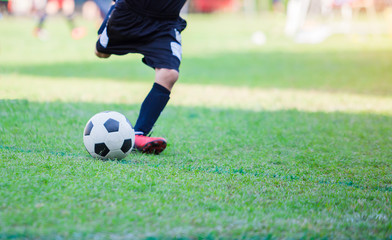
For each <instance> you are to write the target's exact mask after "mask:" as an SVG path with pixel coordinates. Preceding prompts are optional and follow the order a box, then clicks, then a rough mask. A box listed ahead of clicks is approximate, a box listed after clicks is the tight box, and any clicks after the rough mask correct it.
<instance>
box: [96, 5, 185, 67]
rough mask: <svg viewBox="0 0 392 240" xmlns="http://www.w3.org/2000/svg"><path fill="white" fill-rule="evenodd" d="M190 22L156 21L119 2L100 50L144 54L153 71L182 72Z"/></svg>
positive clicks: (103, 33)
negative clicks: (183, 38)
mask: <svg viewBox="0 0 392 240" xmlns="http://www.w3.org/2000/svg"><path fill="white" fill-rule="evenodd" d="M185 27H186V21H185V20H184V19H182V18H180V17H178V18H177V19H168V20H166V19H165V20H162V19H155V18H151V17H147V16H143V15H141V14H138V13H136V12H134V11H133V10H132V9H131V8H130V7H129V6H128V4H127V3H126V2H125V1H124V0H117V1H116V4H115V5H114V6H113V9H112V11H109V13H108V17H107V21H104V22H103V24H102V26H101V28H100V32H99V34H101V36H100V38H99V39H98V41H97V43H96V48H97V50H98V51H99V52H101V53H108V54H116V55H125V54H128V53H140V54H142V55H143V56H144V58H143V62H144V63H145V64H146V65H148V66H150V67H152V68H168V69H174V70H177V71H179V67H180V63H181V58H182V46H181V32H182V31H183V30H184V29H185Z"/></svg>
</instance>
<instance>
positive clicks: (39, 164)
mask: <svg viewBox="0 0 392 240" xmlns="http://www.w3.org/2000/svg"><path fill="white" fill-rule="evenodd" d="M188 22H189V27H188V29H187V30H186V31H185V32H184V34H183V41H184V61H183V64H182V67H181V79H180V81H179V82H178V84H177V85H176V86H175V89H174V91H173V94H172V97H171V101H170V103H169V105H168V107H167V108H166V109H165V111H164V112H163V114H162V116H161V118H160V119H159V121H158V123H157V125H156V126H155V128H154V135H156V136H163V137H165V138H167V139H168V141H169V145H168V148H167V150H165V152H164V153H163V154H162V155H160V156H148V155H141V154H138V153H133V154H131V155H129V156H128V157H127V158H125V159H124V160H122V161H99V160H95V159H92V158H91V157H89V155H88V153H87V152H86V151H85V149H84V146H83V141H82V132H83V128H84V126H85V124H86V122H87V120H88V119H89V118H90V117H91V116H92V115H94V114H95V113H97V112H100V111H104V110H116V111H119V112H122V113H124V114H125V115H126V116H127V117H128V118H129V119H130V120H131V122H134V121H135V120H136V117H137V114H138V110H139V105H140V102H141V101H142V100H143V97H144V95H145V94H146V93H147V92H148V90H149V88H150V86H151V84H152V79H153V76H154V75H153V71H152V70H150V69H148V68H147V67H145V66H143V64H142V63H140V56H123V57H113V58H112V59H110V60H108V61H102V60H98V59H95V57H94V56H93V47H94V42H95V39H96V36H95V34H94V32H95V26H94V24H93V23H89V22H83V21H82V20H80V19H79V23H80V24H82V25H84V26H85V27H86V28H87V29H88V33H89V34H88V35H87V37H86V38H84V39H82V40H79V41H75V40H72V39H71V38H70V36H69V31H68V29H67V26H66V24H65V22H64V20H62V19H58V18H53V19H51V20H49V22H48V23H47V29H48V31H49V33H50V38H49V40H47V41H40V40H38V39H34V38H33V37H32V36H31V32H30V31H27V29H32V28H33V26H34V22H32V21H31V19H15V18H6V19H3V20H1V21H0V32H1V33H2V35H1V37H0V99H1V100H0V176H1V178H0V239H391V238H392V221H391V219H392V208H391V206H392V203H391V202H392V171H391V170H392V95H391V93H392V75H391V70H390V69H392V44H391V40H390V38H388V36H373V37H368V38H367V39H365V40H366V41H365V40H363V41H362V40H361V41H359V40H358V39H357V38H355V37H353V36H351V37H350V36H349V37H347V36H335V37H333V38H330V39H328V40H327V41H326V42H325V43H323V44H321V45H311V46H308V45H298V44H295V43H292V42H291V41H290V40H289V39H287V38H285V37H284V36H283V35H282V33H281V30H279V29H281V27H282V24H283V20H282V19H280V18H279V17H274V16H267V17H263V18H243V17H241V16H222V15H212V16H190V17H189V19H188ZM257 30H263V31H265V32H266V34H267V37H268V42H267V44H266V45H264V46H257V45H252V43H251V41H250V36H251V35H252V33H253V32H254V31H257ZM3 34H4V35H3Z"/></svg>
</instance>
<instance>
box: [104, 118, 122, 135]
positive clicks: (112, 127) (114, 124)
mask: <svg viewBox="0 0 392 240" xmlns="http://www.w3.org/2000/svg"><path fill="white" fill-rule="evenodd" d="M103 125H104V126H105V128H106V130H107V131H108V132H110V133H111V132H118V129H119V128H120V123H119V122H118V121H116V120H114V119H113V118H109V119H108V120H107V121H106V122H105V124H103Z"/></svg>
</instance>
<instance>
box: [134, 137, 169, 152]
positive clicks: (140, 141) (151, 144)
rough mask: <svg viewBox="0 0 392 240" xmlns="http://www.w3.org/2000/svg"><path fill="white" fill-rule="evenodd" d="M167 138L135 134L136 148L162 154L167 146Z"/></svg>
mask: <svg viewBox="0 0 392 240" xmlns="http://www.w3.org/2000/svg"><path fill="white" fill-rule="evenodd" d="M166 145H167V143H166V139H164V138H158V137H147V136H143V135H135V148H136V149H137V150H138V151H140V152H142V153H146V154H156V155H158V154H160V153H161V152H162V151H163V150H165V148H166Z"/></svg>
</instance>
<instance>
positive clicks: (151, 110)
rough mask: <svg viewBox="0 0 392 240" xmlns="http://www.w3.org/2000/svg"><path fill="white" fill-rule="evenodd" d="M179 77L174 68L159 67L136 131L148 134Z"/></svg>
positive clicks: (140, 114)
mask: <svg viewBox="0 0 392 240" xmlns="http://www.w3.org/2000/svg"><path fill="white" fill-rule="evenodd" d="M177 79H178V72H177V71H176V70H172V69H166V68H157V69H156V70H155V83H154V85H153V87H152V89H151V91H150V92H149V93H148V95H147V97H146V98H145V99H144V102H143V103H142V106H141V109H140V113H139V117H138V119H137V121H136V125H135V132H136V133H138V134H140V135H148V134H149V133H150V131H151V129H152V127H153V126H154V124H155V122H156V121H157V120H158V118H159V116H160V114H161V112H162V111H163V109H164V108H165V106H166V104H167V102H168V101H169V99H170V92H171V90H172V88H173V85H174V84H175V83H176V81H177Z"/></svg>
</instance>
